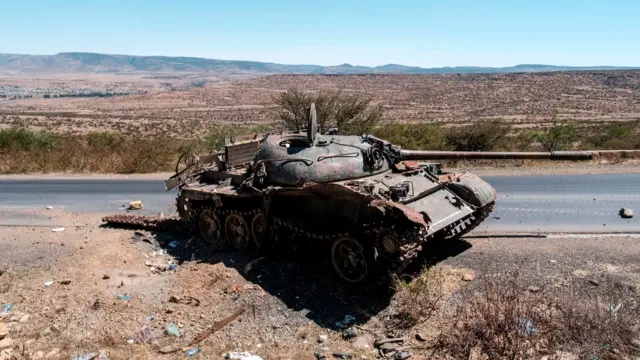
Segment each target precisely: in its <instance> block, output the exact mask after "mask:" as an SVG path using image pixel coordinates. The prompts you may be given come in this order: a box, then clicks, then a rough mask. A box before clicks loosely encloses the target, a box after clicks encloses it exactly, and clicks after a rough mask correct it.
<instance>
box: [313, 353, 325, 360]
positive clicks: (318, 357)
mask: <svg viewBox="0 0 640 360" xmlns="http://www.w3.org/2000/svg"><path fill="white" fill-rule="evenodd" d="M313 355H314V356H315V357H316V359H318V360H327V357H326V356H324V354H322V353H321V352H318V351H316V352H314V353H313Z"/></svg>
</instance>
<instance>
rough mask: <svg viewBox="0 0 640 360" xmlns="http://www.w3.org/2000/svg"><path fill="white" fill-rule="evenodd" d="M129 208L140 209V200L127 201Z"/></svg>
mask: <svg viewBox="0 0 640 360" xmlns="http://www.w3.org/2000/svg"><path fill="white" fill-rule="evenodd" d="M128 209H129V210H141V209H142V200H134V201H131V202H130V203H129V207H128Z"/></svg>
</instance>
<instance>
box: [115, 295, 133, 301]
mask: <svg viewBox="0 0 640 360" xmlns="http://www.w3.org/2000/svg"><path fill="white" fill-rule="evenodd" d="M116 298H117V299H118V300H131V295H118V296H117V297H116Z"/></svg>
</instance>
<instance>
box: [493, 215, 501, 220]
mask: <svg viewBox="0 0 640 360" xmlns="http://www.w3.org/2000/svg"><path fill="white" fill-rule="evenodd" d="M491 218H492V219H496V220H500V216H492V217H491Z"/></svg>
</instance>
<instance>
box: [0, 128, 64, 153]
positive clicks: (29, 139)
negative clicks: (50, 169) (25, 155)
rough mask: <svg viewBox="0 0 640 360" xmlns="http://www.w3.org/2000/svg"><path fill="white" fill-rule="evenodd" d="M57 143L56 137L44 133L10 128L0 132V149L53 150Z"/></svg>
mask: <svg viewBox="0 0 640 360" xmlns="http://www.w3.org/2000/svg"><path fill="white" fill-rule="evenodd" d="M57 143H58V136H57V135H55V134H53V133H50V132H46V131H38V132H36V131H31V130H28V129H22V128H16V127H12V128H9V129H5V130H0V149H1V150H13V151H29V150H39V149H53V148H54V147H55V146H56V144H57Z"/></svg>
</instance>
